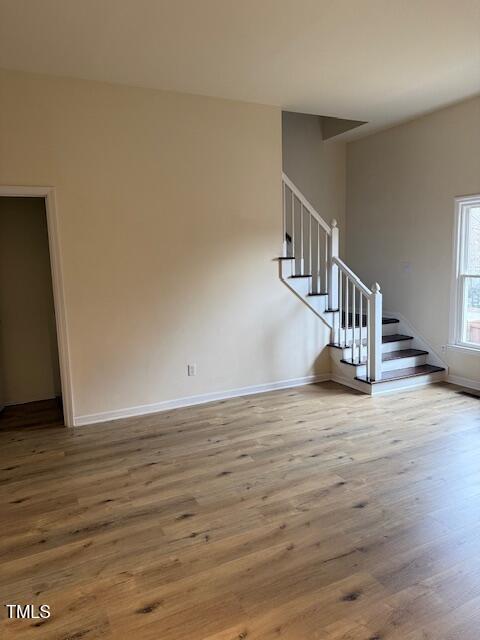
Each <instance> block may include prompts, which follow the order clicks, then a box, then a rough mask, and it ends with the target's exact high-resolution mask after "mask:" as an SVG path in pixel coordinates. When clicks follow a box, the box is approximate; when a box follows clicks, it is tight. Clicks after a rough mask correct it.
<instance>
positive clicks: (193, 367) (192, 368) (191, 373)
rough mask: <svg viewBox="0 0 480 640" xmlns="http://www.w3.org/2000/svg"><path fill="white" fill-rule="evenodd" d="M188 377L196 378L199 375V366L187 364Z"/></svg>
mask: <svg viewBox="0 0 480 640" xmlns="http://www.w3.org/2000/svg"><path fill="white" fill-rule="evenodd" d="M187 375H189V376H196V375H197V365H196V364H187Z"/></svg>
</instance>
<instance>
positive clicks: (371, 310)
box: [333, 257, 382, 381]
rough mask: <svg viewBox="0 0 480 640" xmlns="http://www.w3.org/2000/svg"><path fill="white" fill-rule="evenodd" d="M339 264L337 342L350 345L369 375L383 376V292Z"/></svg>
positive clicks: (353, 359)
mask: <svg viewBox="0 0 480 640" xmlns="http://www.w3.org/2000/svg"><path fill="white" fill-rule="evenodd" d="M333 264H334V265H336V266H337V270H338V273H337V277H338V280H337V287H338V315H339V322H338V324H337V325H336V326H335V327H334V334H335V332H336V334H335V336H334V342H335V344H337V345H338V346H340V347H343V348H346V347H348V348H349V349H350V350H351V351H350V353H351V355H350V358H351V362H352V363H353V364H366V366H367V378H368V379H369V380H372V381H373V380H380V379H381V377H382V294H381V293H380V285H379V284H378V283H375V284H374V285H373V287H372V290H370V289H369V288H368V287H367V286H366V285H364V284H363V282H362V281H361V280H360V278H359V277H358V276H357V275H356V274H355V273H354V272H353V271H352V270H351V269H350V268H349V267H347V265H346V264H345V263H344V262H343V261H342V260H340V258H337V257H334V258H333Z"/></svg>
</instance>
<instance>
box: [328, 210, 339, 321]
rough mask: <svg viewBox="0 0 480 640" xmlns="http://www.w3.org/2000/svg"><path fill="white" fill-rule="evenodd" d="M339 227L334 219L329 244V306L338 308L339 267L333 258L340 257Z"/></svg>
mask: <svg viewBox="0 0 480 640" xmlns="http://www.w3.org/2000/svg"><path fill="white" fill-rule="evenodd" d="M338 247H339V242H338V227H337V221H336V220H335V219H333V220H332V233H331V235H330V242H329V244H328V251H329V255H328V307H329V309H338V267H337V265H336V264H334V263H333V258H338V257H339V253H338Z"/></svg>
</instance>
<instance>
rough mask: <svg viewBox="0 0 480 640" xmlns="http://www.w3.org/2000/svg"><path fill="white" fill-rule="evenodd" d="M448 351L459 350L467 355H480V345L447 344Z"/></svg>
mask: <svg viewBox="0 0 480 640" xmlns="http://www.w3.org/2000/svg"><path fill="white" fill-rule="evenodd" d="M447 349H448V351H457V352H458V353H463V354H465V355H471V356H480V347H478V348H477V347H465V346H464V345H460V344H447Z"/></svg>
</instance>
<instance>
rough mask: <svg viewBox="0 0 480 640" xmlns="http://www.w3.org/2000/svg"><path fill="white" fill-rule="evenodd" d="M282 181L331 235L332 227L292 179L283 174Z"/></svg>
mask: <svg viewBox="0 0 480 640" xmlns="http://www.w3.org/2000/svg"><path fill="white" fill-rule="evenodd" d="M282 181H283V183H284V184H286V185H287V187H288V188H289V189H290V191H291V192H292V193H293V194H294V195H295V197H296V198H297V200H299V201H300V202H301V203H302V205H303V206H304V207H305V209H307V211H308V212H309V213H310V214H311V215H312V216H313V217H314V218H315V220H316V221H317V222H318V224H319V225H320V226H321V227H322V228H323V229H324V231H325V232H326V233H328V235H331V233H332V229H331V227H330V225H329V224H328V222H325V220H324V219H323V218H322V216H321V215H320V214H319V213H318V211H317V210H316V209H315V207H314V206H313V204H311V203H310V202H309V201H308V200H307V199H306V198H305V196H304V195H303V193H302V192H301V191H300V189H299V188H298V187H297V186H296V185H295V184H294V183H293V182H292V181H291V180H290V178H289V177H288V176H287V174H286V173H284V172H282Z"/></svg>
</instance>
